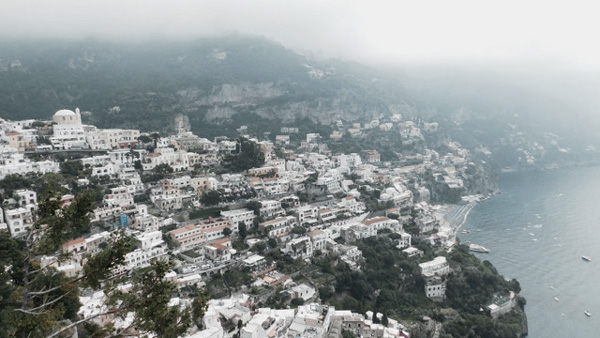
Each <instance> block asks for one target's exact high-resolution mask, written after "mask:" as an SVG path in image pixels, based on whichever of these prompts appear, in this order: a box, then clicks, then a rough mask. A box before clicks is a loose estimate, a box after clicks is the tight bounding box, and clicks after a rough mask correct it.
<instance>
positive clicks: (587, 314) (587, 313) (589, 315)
mask: <svg viewBox="0 0 600 338" xmlns="http://www.w3.org/2000/svg"><path fill="white" fill-rule="evenodd" d="M583 313H585V315H586V316H588V317H591V316H592V314H591V313H589V312H588V311H584V312H583Z"/></svg>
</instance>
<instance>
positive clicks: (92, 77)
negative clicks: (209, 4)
mask: <svg viewBox="0 0 600 338" xmlns="http://www.w3.org/2000/svg"><path fill="white" fill-rule="evenodd" d="M3 45H4V46H5V48H4V49H3V50H2V51H1V52H0V71H1V72H2V73H1V74H3V76H2V77H0V88H1V89H2V90H1V91H0V116H2V117H4V118H9V119H16V118H23V117H31V118H49V117H50V116H51V115H52V114H53V113H54V112H55V111H57V110H59V109H62V108H65V107H66V108H74V107H81V108H82V109H83V110H84V111H85V112H86V113H85V114H84V119H85V120H86V122H89V123H93V124H97V125H98V126H102V127H111V126H126V127H138V128H141V129H143V130H146V131H152V130H158V131H166V130H168V129H169V128H171V127H172V122H173V120H174V116H176V115H178V114H184V115H187V116H189V119H190V122H191V125H192V129H193V130H194V131H196V132H198V133H200V134H202V135H205V136H217V135H222V134H226V135H235V134H236V132H235V129H236V128H238V127H239V126H241V125H248V126H249V127H250V128H251V130H254V131H256V132H262V131H271V132H272V133H273V134H274V133H276V132H277V131H278V130H279V127H280V126H282V125H292V124H297V123H309V124H312V123H318V124H322V125H326V126H330V125H331V124H333V123H335V122H336V121H338V120H341V121H344V122H351V121H353V122H365V121H370V120H371V119H374V118H378V119H382V120H386V119H390V118H391V117H392V116H393V115H394V114H400V115H402V116H403V117H404V118H408V119H415V118H419V119H424V120H427V121H434V122H440V123H442V125H444V126H445V127H446V128H447V129H448V130H449V131H451V133H452V135H453V136H454V138H455V139H457V140H459V141H461V142H463V143H465V145H468V146H469V147H470V148H471V149H476V148H477V147H481V146H488V147H491V148H493V149H498V148H499V147H508V148H511V147H512V148H524V149H527V148H528V147H533V148H537V145H536V143H537V144H539V145H541V146H542V148H543V145H544V143H545V142H548V144H550V145H552V146H556V147H557V149H559V150H560V151H561V152H563V153H565V154H568V153H570V152H572V151H576V152H582V151H583V152H585V151H587V150H590V149H593V148H590V147H589V146H596V144H597V143H598V138H597V137H596V135H595V131H596V130H597V128H598V124H597V122H596V121H597V119H595V118H594V117H595V115H594V114H595V107H597V106H598V99H597V98H596V96H595V95H594V93H596V92H597V89H598V81H597V78H596V77H594V75H593V74H585V73H576V72H573V71H571V72H567V71H564V70H559V69H548V68H539V67H523V66H521V65H518V66H511V65H506V64H498V65H496V66H494V67H491V66H490V65H489V64H488V65H486V66H485V67H483V66H477V65H474V64H469V65H459V64H458V65H457V64H452V65H442V64H437V65H432V64H425V65H424V64H413V65H406V66H404V67H402V68H398V67H391V66H381V67H372V66H365V65H361V64H359V63H355V62H350V61H343V60H339V59H319V58H310V57H307V56H304V55H301V54H298V53H296V52H294V51H292V50H290V49H287V48H285V47H284V46H281V45H280V44H277V43H273V42H271V41H269V40H267V39H265V38H261V37H253V36H242V35H230V36H223V37H218V38H204V39H195V40H186V41H161V42H157V41H154V42H139V43H135V44H132V43H127V44H126V43H115V42H106V41H100V40H96V39H87V40H82V41H64V40H31V41H30V40H25V41H20V42H16V41H11V42H5V43H3ZM215 126H218V128H215ZM312 128H317V127H316V126H313V127H312ZM309 129H310V128H309ZM327 130H328V129H327V128H326V129H323V131H324V133H327ZM521 138H522V139H523V140H522V141H518V142H516V143H515V142H514V140H515V139H521ZM509 139H510V140H511V141H510V142H509V141H507V140H509ZM558 143H560V144H558ZM586 149H587V150H586ZM541 151H542V152H546V151H547V149H546V148H543V149H541ZM513 160H516V159H513ZM508 164H512V163H510V161H509V163H508Z"/></svg>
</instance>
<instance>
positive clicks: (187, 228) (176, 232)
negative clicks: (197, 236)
mask: <svg viewBox="0 0 600 338" xmlns="http://www.w3.org/2000/svg"><path fill="white" fill-rule="evenodd" d="M196 228H197V226H196V225H195V224H188V225H186V226H184V227H183V228H181V229H175V230H171V231H169V233H170V234H171V235H179V234H181V233H184V232H187V231H191V230H194V229H196Z"/></svg>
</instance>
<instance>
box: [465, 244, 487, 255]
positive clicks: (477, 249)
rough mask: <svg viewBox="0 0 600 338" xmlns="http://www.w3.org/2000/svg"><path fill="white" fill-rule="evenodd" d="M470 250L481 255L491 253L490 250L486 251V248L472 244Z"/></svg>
mask: <svg viewBox="0 0 600 338" xmlns="http://www.w3.org/2000/svg"><path fill="white" fill-rule="evenodd" d="M469 250H470V251H475V252H481V253H488V252H490V250H488V249H486V248H485V247H483V246H481V245H477V244H470V245H469Z"/></svg>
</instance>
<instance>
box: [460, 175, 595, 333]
mask: <svg viewBox="0 0 600 338" xmlns="http://www.w3.org/2000/svg"><path fill="white" fill-rule="evenodd" d="M499 188H500V194H498V195H494V196H492V197H491V198H490V199H488V200H485V201H482V202H480V203H479V204H478V205H477V206H475V208H473V210H471V212H470V213H469V215H468V217H467V219H466V221H465V223H464V224H463V226H462V228H461V230H468V231H470V232H469V233H467V234H462V233H459V239H460V241H461V243H463V244H469V243H475V244H479V245H483V246H484V247H486V248H487V249H489V250H490V253H487V254H483V253H475V255H476V256H478V257H479V258H480V259H481V260H489V261H490V262H492V264H493V265H494V266H495V267H496V269H497V270H498V272H499V273H500V274H502V275H503V276H504V277H505V278H509V279H511V278H516V279H517V280H518V281H519V282H520V284H521V289H522V291H521V295H522V296H524V297H525V298H526V300H527V305H526V306H525V313H526V314H527V319H528V324H529V337H533V338H538V337H539V338H544V337H600V167H598V166H593V167H591V166H590V167H571V168H563V169H555V170H547V171H536V172H511V173H504V174H502V175H501V176H500V177H499ZM584 255H585V256H588V257H590V258H591V261H589V262H588V261H585V260H583V259H582V256H584ZM585 311H588V312H589V313H590V314H591V316H590V317H588V316H587V315H586V314H585V313H584V312H585Z"/></svg>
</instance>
